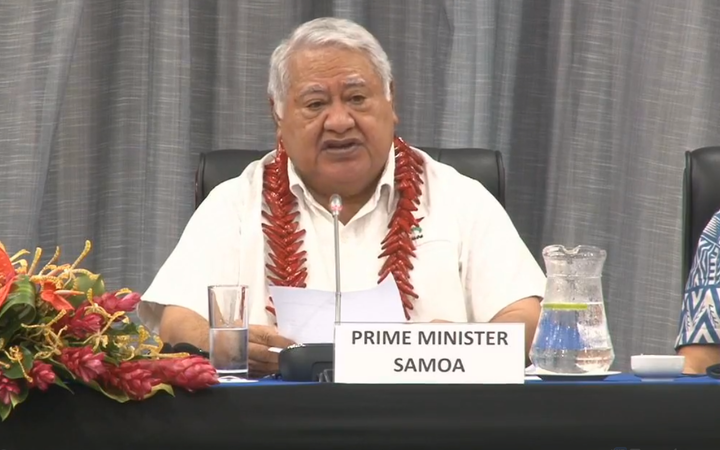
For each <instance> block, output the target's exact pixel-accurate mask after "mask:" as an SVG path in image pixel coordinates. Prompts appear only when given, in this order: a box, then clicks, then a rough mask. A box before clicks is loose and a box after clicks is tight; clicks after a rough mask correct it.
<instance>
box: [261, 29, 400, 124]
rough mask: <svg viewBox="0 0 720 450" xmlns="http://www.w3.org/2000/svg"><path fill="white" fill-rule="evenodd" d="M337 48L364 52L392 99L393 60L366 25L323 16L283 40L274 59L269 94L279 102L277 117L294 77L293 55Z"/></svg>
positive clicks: (279, 114)
mask: <svg viewBox="0 0 720 450" xmlns="http://www.w3.org/2000/svg"><path fill="white" fill-rule="evenodd" d="M325 46H336V47H342V48H348V49H352V50H359V51H362V52H364V53H365V54H366V55H367V56H368V58H369V59H370V62H371V63H372V65H373V66H374V68H375V71H376V72H377V74H378V76H380V78H381V80H382V82H383V86H384V88H385V96H386V97H387V99H388V100H390V98H391V95H392V94H391V89H390V85H391V83H392V80H393V76H392V69H391V67H390V60H389V59H388V56H387V54H386V53H385V50H383V48H382V46H381V45H380V43H379V42H378V40H377V39H376V38H375V36H373V35H372V34H370V32H369V31H367V30H366V29H365V28H363V27H362V26H360V25H358V24H356V23H355V22H351V21H349V20H345V19H338V18H335V17H322V18H319V19H315V20H311V21H310V22H306V23H304V24H302V25H300V26H299V27H298V28H296V29H295V31H293V32H292V33H291V34H290V36H289V37H288V38H287V39H285V40H284V41H282V42H281V43H280V45H278V47H277V48H276V49H275V51H274V52H273V54H272V57H271V58H270V77H269V81H268V95H269V96H270V97H271V98H272V99H273V100H274V102H275V114H277V115H278V117H282V114H281V111H282V109H283V105H284V103H285V96H286V95H287V91H288V87H289V85H290V79H289V78H290V75H289V73H288V62H289V60H290V57H291V56H292V53H293V52H295V51H297V50H299V49H301V48H312V47H325Z"/></svg>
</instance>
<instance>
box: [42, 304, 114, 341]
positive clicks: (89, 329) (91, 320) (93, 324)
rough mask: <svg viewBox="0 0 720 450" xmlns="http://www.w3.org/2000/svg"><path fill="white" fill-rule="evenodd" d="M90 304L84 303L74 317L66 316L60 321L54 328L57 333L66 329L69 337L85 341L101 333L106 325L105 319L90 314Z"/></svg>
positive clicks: (98, 315)
mask: <svg viewBox="0 0 720 450" xmlns="http://www.w3.org/2000/svg"><path fill="white" fill-rule="evenodd" d="M88 308H90V303H87V302H85V303H83V304H82V305H80V307H79V308H78V309H77V310H76V311H75V313H74V314H73V315H72V316H64V317H63V318H61V319H60V320H58V321H57V322H56V323H55V325H54V326H53V328H54V329H55V331H56V332H58V331H59V330H60V329H62V328H65V329H66V331H65V334H66V335H67V336H73V337H76V338H78V339H85V338H87V337H88V336H90V335H92V334H94V333H97V332H98V331H100V330H101V329H102V327H103V325H104V319H103V317H102V316H101V315H100V314H96V313H89V312H88Z"/></svg>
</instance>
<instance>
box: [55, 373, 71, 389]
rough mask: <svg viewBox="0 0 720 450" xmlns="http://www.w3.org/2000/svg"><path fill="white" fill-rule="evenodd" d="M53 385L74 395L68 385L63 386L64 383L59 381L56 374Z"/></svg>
mask: <svg viewBox="0 0 720 450" xmlns="http://www.w3.org/2000/svg"><path fill="white" fill-rule="evenodd" d="M55 384H56V385H57V386H60V387H61V388H63V389H67V390H68V391H70V392H71V393H73V394H74V392H73V390H72V389H70V388H69V387H68V385H67V384H65V382H64V381H63V380H61V379H60V377H59V376H57V374H56V375H55Z"/></svg>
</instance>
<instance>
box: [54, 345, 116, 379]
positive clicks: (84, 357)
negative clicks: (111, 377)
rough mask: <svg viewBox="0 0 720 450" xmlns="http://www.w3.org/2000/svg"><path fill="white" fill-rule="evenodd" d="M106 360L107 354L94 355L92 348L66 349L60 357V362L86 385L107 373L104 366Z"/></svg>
mask: <svg viewBox="0 0 720 450" xmlns="http://www.w3.org/2000/svg"><path fill="white" fill-rule="evenodd" d="M104 359H105V353H103V352H98V353H94V352H93V349H92V348H91V347H70V348H67V347H66V348H64V349H63V350H62V354H61V355H60V362H61V363H62V364H64V365H65V367H67V368H68V370H69V371H70V372H71V373H72V374H73V375H75V376H76V377H78V378H80V379H81V380H83V381H84V382H85V383H89V382H91V381H93V380H94V379H96V378H97V377H98V376H100V375H102V374H104V373H105V372H106V371H107V368H106V367H105V365H104V364H103V360H104Z"/></svg>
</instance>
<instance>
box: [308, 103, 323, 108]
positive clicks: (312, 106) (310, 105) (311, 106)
mask: <svg viewBox="0 0 720 450" xmlns="http://www.w3.org/2000/svg"><path fill="white" fill-rule="evenodd" d="M320 107H322V102H311V103H309V104H308V105H307V108H308V109H318V108H320Z"/></svg>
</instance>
